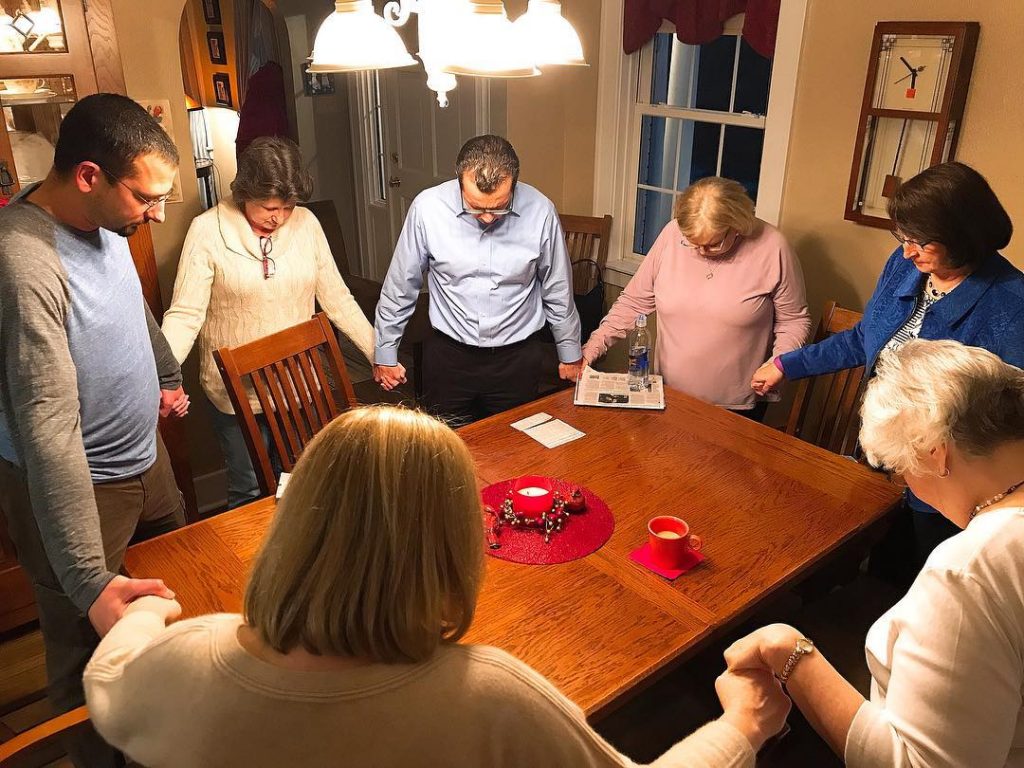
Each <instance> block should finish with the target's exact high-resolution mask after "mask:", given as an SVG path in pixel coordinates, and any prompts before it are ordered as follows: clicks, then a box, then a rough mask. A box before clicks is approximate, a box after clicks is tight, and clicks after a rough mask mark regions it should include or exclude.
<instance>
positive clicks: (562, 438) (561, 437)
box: [523, 419, 586, 448]
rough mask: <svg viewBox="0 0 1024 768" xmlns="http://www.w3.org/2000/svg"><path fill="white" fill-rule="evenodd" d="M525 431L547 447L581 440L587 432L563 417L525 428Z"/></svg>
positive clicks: (555, 446)
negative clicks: (562, 418) (570, 423)
mask: <svg viewBox="0 0 1024 768" xmlns="http://www.w3.org/2000/svg"><path fill="white" fill-rule="evenodd" d="M523 432H524V434H527V435H529V436H530V437H532V438H533V439H534V440H536V441H537V442H538V443H540V444H541V445H543V446H544V447H545V448H557V447H558V446H560V445H565V444H566V443H571V442H572V441H573V440H579V439H580V438H581V437H585V436H586V433H585V432H580V431H579V430H578V429H576V428H575V427H570V426H569V425H568V424H566V423H565V422H564V421H562V420H561V419H551V420H550V421H545V422H544V423H543V424H538V425H537V426H535V427H532V428H531V429H526V430H523Z"/></svg>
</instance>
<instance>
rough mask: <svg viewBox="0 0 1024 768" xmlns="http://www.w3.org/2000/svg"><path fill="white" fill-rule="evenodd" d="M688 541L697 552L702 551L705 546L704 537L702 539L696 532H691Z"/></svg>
mask: <svg viewBox="0 0 1024 768" xmlns="http://www.w3.org/2000/svg"><path fill="white" fill-rule="evenodd" d="M688 543H689V545H690V549H692V550H694V551H695V552H700V551H701V549H703V548H704V539H702V538H701V537H700V536H698V535H697V534H695V533H691V534H690V536H689V542H688Z"/></svg>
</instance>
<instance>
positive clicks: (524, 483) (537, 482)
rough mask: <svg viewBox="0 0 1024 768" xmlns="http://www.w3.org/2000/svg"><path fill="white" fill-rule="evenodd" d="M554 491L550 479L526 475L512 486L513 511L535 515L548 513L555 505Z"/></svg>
mask: <svg viewBox="0 0 1024 768" xmlns="http://www.w3.org/2000/svg"><path fill="white" fill-rule="evenodd" d="M554 491H555V489H554V486H553V485H552V483H551V481H550V480H549V479H548V478H546V477H540V476H538V475H524V476H523V477H520V478H519V479H518V480H516V481H515V482H514V483H513V484H512V509H513V510H515V511H516V512H518V513H528V514H535V515H536V514H541V513H542V512H547V511H549V510H550V509H551V507H552V506H553V505H554Z"/></svg>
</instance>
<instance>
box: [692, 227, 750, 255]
mask: <svg viewBox="0 0 1024 768" xmlns="http://www.w3.org/2000/svg"><path fill="white" fill-rule="evenodd" d="M738 237H739V233H738V232H737V231H736V230H734V229H727V230H726V231H725V234H724V235H723V236H722V237H721V239H719V240H718V241H713V242H710V243H695V242H693V241H692V240H690V239H688V238H686V237H684V238H683V245H685V246H686V247H687V248H693V250H695V251H696V252H697V253H699V254H700V255H701V256H715V255H718V254H722V253H725V252H726V251H728V250H729V249H730V248H732V246H733V244H734V243H735V242H736V240H737V238H738Z"/></svg>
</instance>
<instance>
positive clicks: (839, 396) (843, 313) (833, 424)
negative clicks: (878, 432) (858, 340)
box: [786, 301, 864, 456]
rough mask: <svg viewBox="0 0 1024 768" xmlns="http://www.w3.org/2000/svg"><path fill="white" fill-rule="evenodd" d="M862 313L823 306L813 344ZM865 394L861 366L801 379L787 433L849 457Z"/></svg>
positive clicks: (851, 323) (844, 327)
mask: <svg viewBox="0 0 1024 768" xmlns="http://www.w3.org/2000/svg"><path fill="white" fill-rule="evenodd" d="M863 316H864V315H863V313H861V312H854V311H853V310H851V309H843V308H842V307H840V306H838V305H837V304H836V303H835V302H834V301H829V302H828V303H826V304H825V310H824V311H823V312H822V314H821V322H820V323H818V330H817V331H816V332H815V334H814V341H815V343H817V342H819V341H821V340H823V339H825V338H827V337H829V336H831V335H832V334H835V333H840V332H842V331H846V330H849V329H850V328H853V326H855V325H856V324H857V323H858V322H860V319H861V318H862V317H863ZM863 395H864V366H863V365H862V366H860V367H858V368H847V369H845V370H841V371H836V372H835V373H824V374H821V375H819V376H812V377H809V378H806V379H801V380H800V382H799V384H798V385H797V390H796V398H795V399H794V400H793V407H792V408H791V409H790V411H789V421H788V422H787V424H786V433H787V434H790V435H794V436H795V437H799V438H800V439H801V440H806V441H807V442H809V443H813V444H814V445H818V446H821V447H822V448H825V449H827V450H829V451H832V452H833V453H838V454H840V455H844V456H851V455H853V454H854V451H855V449H856V446H857V433H858V432H859V430H860V416H859V413H858V412H859V410H860V402H861V399H862V397H863Z"/></svg>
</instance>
